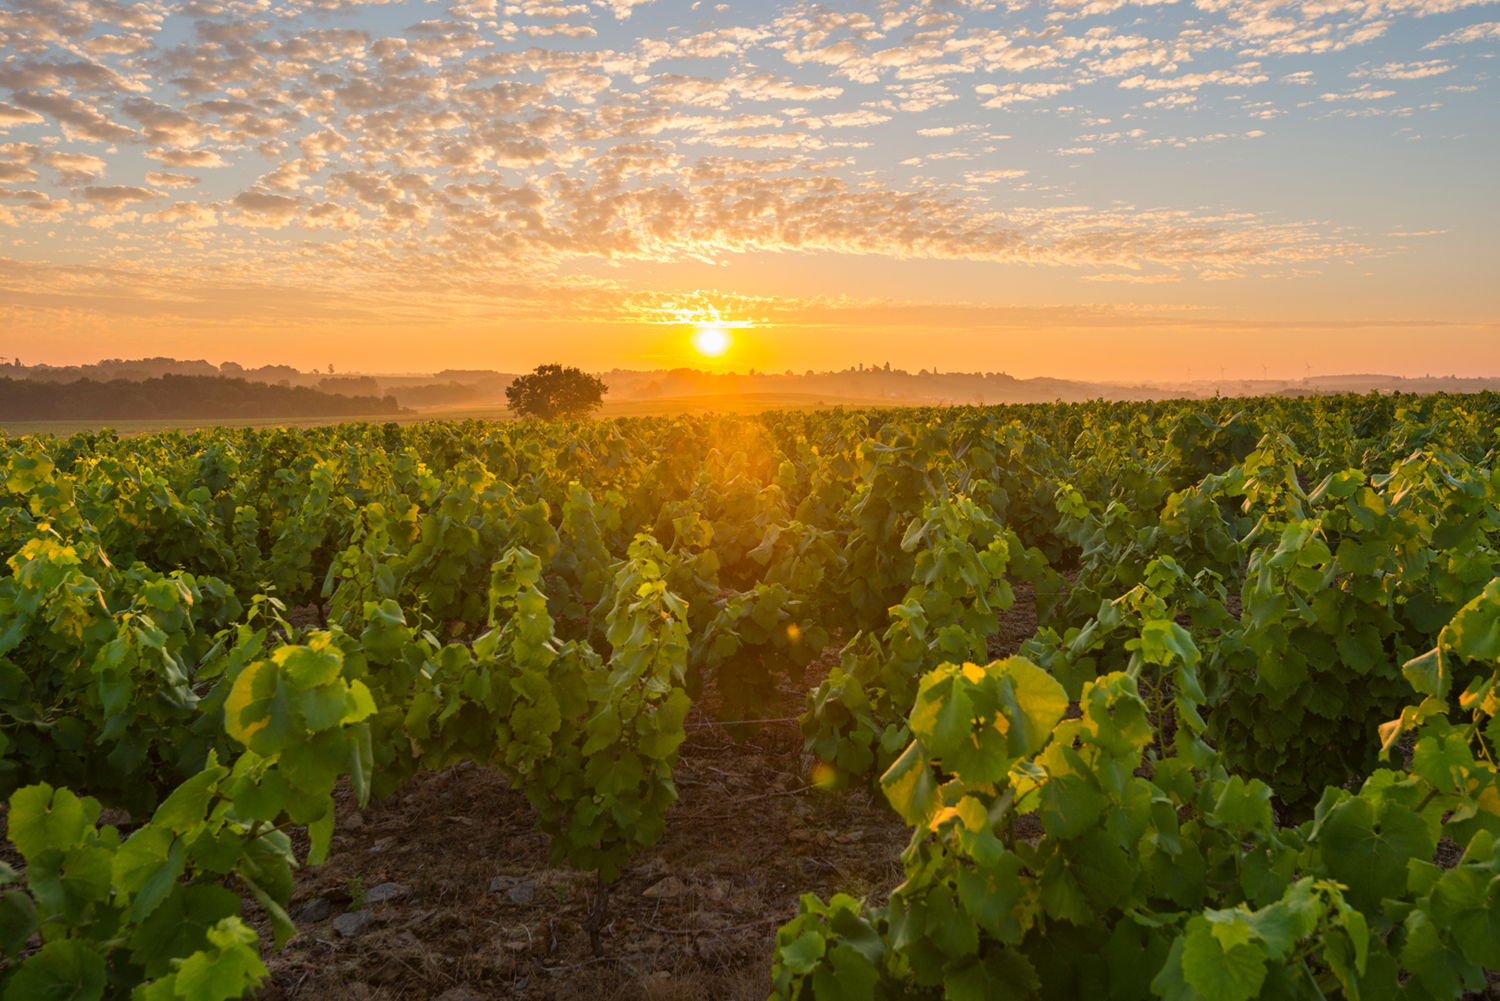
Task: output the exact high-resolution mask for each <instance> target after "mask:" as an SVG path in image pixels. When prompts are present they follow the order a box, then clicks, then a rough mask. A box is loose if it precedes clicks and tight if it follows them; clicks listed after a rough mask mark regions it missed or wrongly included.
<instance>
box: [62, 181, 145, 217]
mask: <svg viewBox="0 0 1500 1001" xmlns="http://www.w3.org/2000/svg"><path fill="white" fill-rule="evenodd" d="M76 193H77V192H75V194H76ZM82 194H83V197H84V198H86V199H87V200H89V201H91V202H97V203H98V204H100V205H103V206H104V207H105V209H106V210H108V211H110V212H113V211H114V210H115V209H118V208H119V207H120V206H122V205H129V204H130V203H131V202H149V201H154V200H155V199H157V198H161V197H162V193H161V192H160V191H152V190H151V189H150V188H136V187H132V186H130V185H128V184H111V185H107V186H105V187H95V186H92V185H90V186H89V187H86V188H84V189H83V192H82Z"/></svg>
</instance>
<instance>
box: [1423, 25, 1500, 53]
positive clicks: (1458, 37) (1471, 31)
mask: <svg viewBox="0 0 1500 1001" xmlns="http://www.w3.org/2000/svg"><path fill="white" fill-rule="evenodd" d="M1488 38H1500V21H1487V22H1485V23H1484V24H1471V25H1469V26H1468V27H1467V28H1459V29H1458V30H1457V31H1450V32H1448V34H1446V35H1443V36H1441V37H1439V38H1435V39H1433V40H1432V41H1430V42H1428V43H1427V44H1426V45H1424V46H1422V48H1424V49H1436V48H1438V47H1439V46H1443V45H1463V44H1464V43H1466V42H1481V41H1484V40H1485V39H1488Z"/></svg>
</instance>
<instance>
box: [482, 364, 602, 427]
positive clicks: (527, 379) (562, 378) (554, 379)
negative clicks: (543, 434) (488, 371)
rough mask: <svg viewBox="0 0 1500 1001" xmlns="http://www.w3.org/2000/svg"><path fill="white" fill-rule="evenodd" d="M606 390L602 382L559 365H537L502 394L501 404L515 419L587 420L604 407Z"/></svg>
mask: <svg viewBox="0 0 1500 1001" xmlns="http://www.w3.org/2000/svg"><path fill="white" fill-rule="evenodd" d="M607 392H609V387H608V386H606V385H605V384H604V380H602V379H600V378H598V377H596V376H592V375H589V374H588V373H587V372H585V371H583V370H582V369H577V368H563V367H562V366H561V365H538V366H537V367H536V371H535V372H533V373H532V374H530V375H523V376H521V377H520V378H518V379H516V381H515V382H513V383H511V385H510V387H509V388H508V389H506V391H505V400H506V403H507V405H508V406H509V408H510V410H511V412H513V413H514V414H515V415H516V416H517V417H540V418H541V419H542V420H545V421H552V420H557V419H558V418H559V417H575V418H576V417H587V416H588V415H589V412H590V411H592V410H596V409H598V408H599V407H602V406H604V394H605V393H607Z"/></svg>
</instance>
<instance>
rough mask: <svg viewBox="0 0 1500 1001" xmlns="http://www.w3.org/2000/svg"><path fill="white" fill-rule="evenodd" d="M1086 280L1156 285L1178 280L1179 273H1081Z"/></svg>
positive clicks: (1180, 278) (1180, 279)
mask: <svg viewBox="0 0 1500 1001" xmlns="http://www.w3.org/2000/svg"><path fill="white" fill-rule="evenodd" d="M1080 277H1082V279H1083V280H1084V281H1086V282H1130V283H1132V284H1135V285H1158V284H1160V283H1162V282H1180V281H1182V276H1181V275H1132V274H1102V275H1082V276H1080Z"/></svg>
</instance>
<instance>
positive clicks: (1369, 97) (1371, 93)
mask: <svg viewBox="0 0 1500 1001" xmlns="http://www.w3.org/2000/svg"><path fill="white" fill-rule="evenodd" d="M1395 93H1396V92H1395V91H1394V90H1371V89H1370V85H1369V84H1364V85H1363V86H1361V87H1360V88H1359V89H1358V90H1346V91H1342V92H1340V93H1333V94H1319V95H1318V97H1319V98H1320V99H1321V100H1324V101H1380V100H1383V99H1385V98H1387V97H1390V96H1392V95H1393V94H1395Z"/></svg>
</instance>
